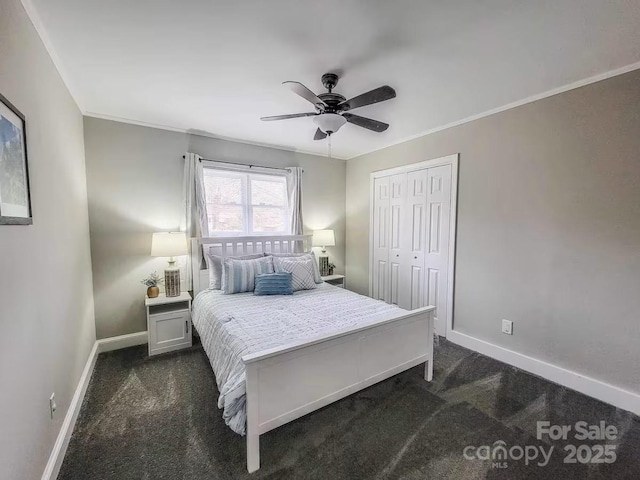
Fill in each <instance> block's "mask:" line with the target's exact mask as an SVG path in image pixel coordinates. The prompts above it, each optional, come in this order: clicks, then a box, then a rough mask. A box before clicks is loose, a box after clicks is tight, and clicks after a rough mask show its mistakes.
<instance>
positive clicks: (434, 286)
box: [370, 157, 457, 335]
mask: <svg viewBox="0 0 640 480" xmlns="http://www.w3.org/2000/svg"><path fill="white" fill-rule="evenodd" d="M456 159H457V157H456ZM425 163H430V162H425ZM420 165H423V164H420ZM453 166H454V165H453V164H452V163H451V162H450V163H445V164H440V165H438V164H436V165H435V166H433V167H426V168H417V169H415V168H416V167H419V166H418V165H414V166H413V168H412V167H411V166H409V167H407V168H406V170H407V171H400V172H399V173H398V170H402V169H393V170H392V171H391V172H389V174H388V175H387V174H385V172H384V171H381V172H375V173H374V174H372V190H373V191H372V202H373V203H372V208H371V220H372V228H371V236H372V238H371V242H370V243H371V246H372V252H371V261H372V262H371V263H372V264H371V269H370V275H371V281H370V286H371V292H370V293H371V296H372V297H373V298H376V299H380V300H384V301H385V302H387V303H393V304H396V305H398V306H399V307H401V308H404V309H407V310H413V309H415V308H419V307H423V306H426V305H434V306H435V307H436V308H437V309H436V316H435V328H436V331H437V332H438V333H439V334H440V335H446V328H447V325H448V322H447V319H448V315H449V314H450V313H449V312H448V309H449V303H450V302H449V293H450V292H449V285H450V282H449V280H450V279H449V275H450V274H453V272H449V268H450V265H452V262H451V260H452V257H451V258H450V255H449V254H450V253H453V250H452V248H453V247H452V242H451V241H450V240H451V238H450V236H451V231H452V229H451V222H452V221H453V218H452V208H451V206H452V168H453ZM450 249H451V250H450Z"/></svg>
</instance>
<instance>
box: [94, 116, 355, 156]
mask: <svg viewBox="0 0 640 480" xmlns="http://www.w3.org/2000/svg"><path fill="white" fill-rule="evenodd" d="M84 116H85V117H92V118H99V119H101V120H110V121H112V122H119V123H127V124H129V125H136V126H138V127H147V128H155V129H158V130H168V131H170V132H178V133H186V134H188V135H197V136H199V137H209V138H215V139H216V140H225V141H227V142H234V143H242V144H244V145H251V146H252V147H262V148H272V149H274V150H283V151H285V152H293V153H300V154H304V155H313V156H315V157H325V158H331V159H332V160H343V161H345V160H347V158H346V157H340V156H336V155H331V157H329V155H326V154H324V153H316V152H309V151H306V150H300V149H297V148H288V147H283V146H280V145H271V144H268V143H260V142H251V141H249V140H243V139H240V138H233V137H225V136H222V135H216V134H214V133H211V132H206V131H204V130H195V129H191V128H190V129H185V128H178V127H172V126H169V125H160V124H156V123H150V122H143V121H140V120H133V119H131V118H123V117H116V116H114V115H104V114H102V113H96V112H85V113H84Z"/></svg>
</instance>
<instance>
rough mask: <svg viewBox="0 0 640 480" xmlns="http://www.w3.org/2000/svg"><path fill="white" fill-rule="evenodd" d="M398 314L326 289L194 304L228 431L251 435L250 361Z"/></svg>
mask: <svg viewBox="0 0 640 480" xmlns="http://www.w3.org/2000/svg"><path fill="white" fill-rule="evenodd" d="M397 309H398V307H396V306H394V305H388V304H386V303H384V302H381V301H378V300H373V299H371V298H369V297H364V296H362V295H358V294H356V293H353V292H350V291H348V290H344V289H342V288H338V287H334V286H331V285H328V284H325V283H323V284H320V285H318V288H316V289H313V290H304V291H299V292H296V293H295V294H294V295H282V296H279V295H278V296H256V295H254V294H253V293H237V294H233V295H223V294H222V293H221V291H220V290H205V291H203V292H201V293H199V294H198V295H197V296H196V298H195V300H194V302H193V324H194V325H195V327H196V329H197V330H198V333H199V334H200V338H201V340H202V346H203V347H204V350H205V352H206V353H207V355H208V357H209V361H210V362H211V366H212V368H213V372H214V373H215V376H216V381H217V383H218V389H219V390H220V397H219V399H218V407H219V408H223V409H224V413H223V418H224V420H225V422H226V423H227V425H229V427H231V429H232V430H233V431H234V432H237V433H239V434H241V435H244V434H245V425H246V409H245V369H244V364H243V363H242V357H243V356H244V355H247V354H250V353H256V352H260V351H263V350H266V349H269V348H273V347H278V346H281V345H286V344H288V343H291V342H295V341H298V340H310V339H313V338H317V337H320V336H324V335H326V334H327V333H329V332H332V331H335V330H340V329H343V328H347V327H351V326H357V325H359V324H364V323H368V322H371V321H374V320H377V319H381V318H383V317H384V316H385V315H388V314H389V313H391V312H393V311H396V310H397Z"/></svg>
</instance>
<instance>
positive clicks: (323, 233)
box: [312, 230, 336, 276]
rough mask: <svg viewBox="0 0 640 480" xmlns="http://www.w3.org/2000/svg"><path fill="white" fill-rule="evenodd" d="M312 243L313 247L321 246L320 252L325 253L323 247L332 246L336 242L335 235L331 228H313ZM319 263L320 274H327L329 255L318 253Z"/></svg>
mask: <svg viewBox="0 0 640 480" xmlns="http://www.w3.org/2000/svg"><path fill="white" fill-rule="evenodd" d="M312 244H313V246H314V247H322V253H327V249H326V248H325V247H333V246H335V244H336V236H335V234H334V233H333V230H314V231H313V240H312ZM318 261H319V264H320V275H322V276H325V275H328V274H329V257H328V256H327V255H320V256H319V257H318Z"/></svg>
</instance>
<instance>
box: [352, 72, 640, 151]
mask: <svg viewBox="0 0 640 480" xmlns="http://www.w3.org/2000/svg"><path fill="white" fill-rule="evenodd" d="M638 69H640V62H636V63H632V64H630V65H625V66H624V67H620V68H616V69H615V70H609V71H608V72H605V73H600V74H598V75H594V76H592V77H589V78H585V79H583V80H578V81H577V82H573V83H568V84H566V85H563V86H562V87H558V88H554V89H551V90H547V91H546V92H543V93H539V94H536V95H532V96H530V97H527V98H524V99H522V100H517V101H515V102H511V103H507V104H506V105H503V106H501V107H498V108H493V109H491V110H487V111H485V112H482V113H478V114H477V115H471V116H470V117H466V118H463V119H462V120H456V121H455V122H451V123H447V124H445V125H442V126H439V127H435V128H432V129H430V130H426V131H424V132H422V133H417V134H415V135H411V136H409V137H404V138H402V139H400V140H397V141H395V142H393V143H390V144H388V145H385V146H384V147H380V148H374V149H373V150H369V151H367V152H364V153H359V154H358V155H354V156H352V157H348V158H347V160H351V159H353V158H358V157H362V156H364V155H368V154H370V153H373V152H378V151H380V150H384V149H385V148H389V147H393V146H394V145H399V144H401V143H405V142H409V141H411V140H415V139H417V138H420V137H426V136H427V135H431V134H432V133H436V132H441V131H442V130H447V129H448V128H452V127H457V126H458V125H463V124H465V123H469V122H473V121H474V120H479V119H481V118H484V117H488V116H490V115H494V114H496V113H500V112H504V111H506V110H511V109H512V108H516V107H520V106H522V105H526V104H528V103H533V102H537V101H538V100H542V99H544V98H548V97H553V96H554V95H558V94H560V93H564V92H568V91H569V90H575V89H576V88H580V87H584V86H586V85H590V84H592V83H596V82H600V81H602V80H606V79H608V78H612V77H617V76H618V75H623V74H625V73H629V72H632V71H634V70H638Z"/></svg>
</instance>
